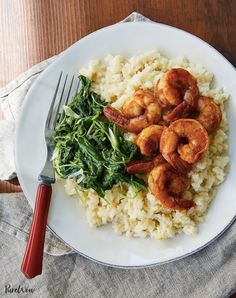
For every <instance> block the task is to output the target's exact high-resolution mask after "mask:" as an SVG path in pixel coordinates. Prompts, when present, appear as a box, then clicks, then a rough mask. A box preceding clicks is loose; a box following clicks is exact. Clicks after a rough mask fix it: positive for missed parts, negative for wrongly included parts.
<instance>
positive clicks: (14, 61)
mask: <svg viewBox="0 0 236 298" xmlns="http://www.w3.org/2000/svg"><path fill="white" fill-rule="evenodd" d="M133 11H137V12H140V13H142V14H143V15H145V16H146V17H148V18H150V19H152V20H154V21H157V22H160V23H164V24H168V25H172V26H175V27H178V28H181V29H184V30H186V31H188V32H191V33H193V34H194V35H196V36H198V37H200V38H202V39H203V40H205V41H207V42H208V43H209V44H210V45H212V46H214V47H215V48H216V49H217V50H218V51H220V52H221V53H222V54H223V55H224V56H225V57H226V58H227V59H228V60H229V61H230V62H231V63H232V64H234V65H236V51H235V49H236V30H235V29H236V28H235V25H236V0H178V1H176V0H119V1H117V0H1V1H0V44H1V46H0V47H1V48H0V49H1V50H0V66H1V67H0V86H4V85H5V84H7V83H8V82H9V81H10V80H12V79H14V78H15V77H16V76H17V75H19V74H20V73H21V72H23V71H25V70H27V69H28V68H29V67H31V66H32V65H34V64H35V63H37V62H40V61H42V60H44V59H46V58H48V57H51V56H53V55H55V54H58V53H60V52H61V51H62V50H64V49H65V48H67V47H68V46H70V45H71V44H73V43H74V42H75V41H77V40H78V39H80V38H81V37H83V36H85V35H87V34H88V33H90V32H93V31H95V30H97V29H99V28H102V27H104V26H107V25H110V24H114V23H116V22H118V21H120V20H122V19H123V18H125V17H126V16H127V15H129V14H130V13H131V12H133ZM176 46H177V45H176ZM17 184H18V183H17V180H16V179H15V180H13V181H11V182H5V181H0V192H14V191H21V188H20V186H19V185H17ZM234 297H235V298H236V295H235V296H234Z"/></svg>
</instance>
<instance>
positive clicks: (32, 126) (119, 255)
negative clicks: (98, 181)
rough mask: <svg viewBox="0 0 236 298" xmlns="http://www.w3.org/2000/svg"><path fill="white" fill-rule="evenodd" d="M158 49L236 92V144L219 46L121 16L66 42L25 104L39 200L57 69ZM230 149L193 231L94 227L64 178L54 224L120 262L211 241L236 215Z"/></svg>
mask: <svg viewBox="0 0 236 298" xmlns="http://www.w3.org/2000/svg"><path fill="white" fill-rule="evenodd" d="M152 49H158V50H160V51H161V52H162V53H163V54H164V55H166V56H167V57H169V58H174V57H177V56H183V55H184V56H186V57H187V58H189V60H190V61H192V62H194V63H197V64H202V65H204V66H205V67H206V68H207V69H208V70H209V71H211V72H213V73H214V75H215V79H216V84H217V85H218V86H225V88H226V90H227V92H228V93H230V94H231V100H230V103H229V106H230V108H229V109H228V120H229V125H230V132H229V140H230V148H235V147H236V142H235V138H234V137H233V136H235V135H236V100H235V98H236V72H235V69H234V68H233V67H232V65H231V64H230V63H229V62H228V61H227V60H226V59H225V58H224V57H223V56H222V55H221V54H220V53H218V52H217V51H216V50H215V49H214V48H212V47H211V46H209V45H208V44H207V43H205V42H204V41H202V40H200V39H199V38H197V37H195V36H193V35H191V34H189V33H186V32H184V31H182V30H179V29H176V28H172V27H170V26H166V25H162V24H155V23H123V24H117V25H114V26H110V27H107V28H104V29H101V30H99V31H97V32H95V33H92V34H90V35H89V36H87V37H85V38H83V39H81V40H80V41H79V42H77V43H75V44H74V45H73V46H71V47H70V48H69V49H67V50H66V51H65V52H64V53H63V54H62V55H61V56H60V57H59V58H58V59H57V60H56V61H55V62H54V63H52V64H51V65H50V66H49V67H48V68H47V69H46V70H45V71H44V72H43V73H42V74H41V75H40V76H39V77H38V79H37V80H36V81H35V83H34V84H33V86H32V88H31V89H30V91H29V93H28V95H27V98H26V100H25V102H24V105H23V107H22V113H21V117H20V120H19V123H18V127H17V134H16V167H17V173H18V177H19V181H20V184H21V186H22V188H23V191H24V193H25V195H26V197H27V198H28V200H29V202H30V204H31V206H34V202H35V194H36V190H37V186H38V181H37V177H38V174H39V172H40V171H41V169H42V166H43V164H44V161H45V156H46V147H45V142H44V138H43V131H44V123H45V120H46V116H47V112H48V109H49V105H50V100H51V98H52V95H53V92H54V88H55V85H56V81H57V78H58V74H59V73H60V71H61V70H63V71H64V72H68V73H71V74H73V73H77V71H78V69H79V68H80V67H81V66H83V65H85V64H86V63H87V62H88V61H89V60H90V59H94V58H99V57H100V58H102V57H104V56H106V55H107V54H108V53H111V54H122V55H134V54H138V53H142V52H144V51H147V50H152ZM235 152H236V151H235V150H234V151H233V150H230V159H231V167H230V168H231V171H230V173H229V175H228V177H227V179H226V181H225V182H224V183H223V184H222V185H221V186H220V187H219V188H218V192H217V196H216V198H215V199H214V201H213V203H212V204H211V205H210V208H209V211H208V213H207V216H206V218H205V221H204V223H202V224H200V225H199V232H198V234H197V235H196V236H194V237H189V236H185V235H184V234H180V235H178V236H177V237H175V238H173V239H171V240H165V241H157V240H153V239H129V238H126V237H125V236H117V235H116V234H115V232H114V231H113V230H112V228H111V226H110V225H107V226H105V227H101V228H99V229H90V228H89V226H88V224H87V223H86V220H85V210H84V209H80V208H79V207H78V204H77V202H76V200H73V199H72V198H69V197H67V196H66V195H65V192H64V189H63V185H62V184H60V183H57V184H56V185H54V187H53V196H52V202H51V206H50V211H49V218H48V225H49V227H50V228H51V229H52V230H53V231H54V232H55V233H56V234H57V235H58V236H60V237H61V238H62V239H63V240H64V241H65V242H66V243H68V244H69V245H70V246H71V247H73V248H74V249H76V250H77V251H78V252H79V253H80V254H82V255H84V256H86V257H88V258H90V259H93V260H94V261H97V262H100V263H103V264H106V265H110V266H117V267H125V268H131V267H139V266H149V265H153V264H160V263H163V262H168V261H173V260H176V259H179V258H182V257H185V256H188V255H190V254H192V253H194V252H196V251H198V250H200V249H201V248H203V247H205V246H206V245H207V244H209V243H210V242H211V241H212V240H214V239H215V238H216V237H217V236H219V235H220V234H221V233H222V232H223V231H225V229H226V228H227V227H229V225H230V224H231V223H232V222H233V219H234V217H235V215H236V200H235V195H236V190H235V185H236V184H235V181H236V171H232V169H234V168H236V160H235V158H236V156H235Z"/></svg>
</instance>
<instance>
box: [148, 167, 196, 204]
mask: <svg viewBox="0 0 236 298" xmlns="http://www.w3.org/2000/svg"><path fill="white" fill-rule="evenodd" d="M148 186H149V189H150V191H151V193H152V194H153V195H154V196H155V197H156V198H157V199H158V200H159V201H160V202H161V203H162V205H163V206H164V207H166V208H170V209H174V210H185V209H189V208H191V207H192V206H193V201H190V200H186V199H184V198H183V197H182V196H183V192H184V191H185V190H186V189H187V188H188V178H187V177H186V176H184V175H182V174H180V173H178V172H177V171H176V170H175V169H174V168H173V167H172V166H171V165H170V164H168V163H164V164H161V165H159V166H157V167H155V168H154V169H153V170H152V171H151V173H150V175H149V177H148Z"/></svg>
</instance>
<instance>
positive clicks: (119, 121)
mask: <svg viewBox="0 0 236 298" xmlns="http://www.w3.org/2000/svg"><path fill="white" fill-rule="evenodd" d="M103 113H104V115H105V116H106V118H107V119H109V120H110V121H112V122H113V123H115V124H116V125H118V126H120V127H122V128H125V129H126V128H127V127H128V125H129V119H127V118H125V117H124V116H123V115H122V114H121V112H119V111H118V110H116V109H114V108H113V107H111V106H106V107H104V109H103Z"/></svg>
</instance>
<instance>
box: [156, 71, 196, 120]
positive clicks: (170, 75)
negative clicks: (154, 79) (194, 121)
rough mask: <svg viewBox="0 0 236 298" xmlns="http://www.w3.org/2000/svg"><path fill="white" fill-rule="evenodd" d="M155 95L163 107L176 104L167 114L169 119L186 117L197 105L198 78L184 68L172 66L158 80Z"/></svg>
mask: <svg viewBox="0 0 236 298" xmlns="http://www.w3.org/2000/svg"><path fill="white" fill-rule="evenodd" d="M155 96H156V97H157V99H158V101H159V103H160V104H161V105H162V106H163V107H172V106H176V108H174V110H173V111H172V112H170V113H169V114H168V115H166V119H167V120H168V121H173V120H175V119H177V118H183V117H186V116H187V115H188V113H189V111H190V110H191V109H192V108H195V107H196V105H197V100H198V97H199V91H198V86H197V80H196V79H195V78H194V77H193V76H192V75H191V74H190V73H189V72H188V71H187V70H185V69H183V68H172V69H171V70H169V71H168V72H166V73H165V74H164V75H163V76H162V77H161V79H160V80H159V81H158V83H157V86H156V90H155ZM179 105H180V107H178V106H179ZM176 109H177V110H176Z"/></svg>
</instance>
